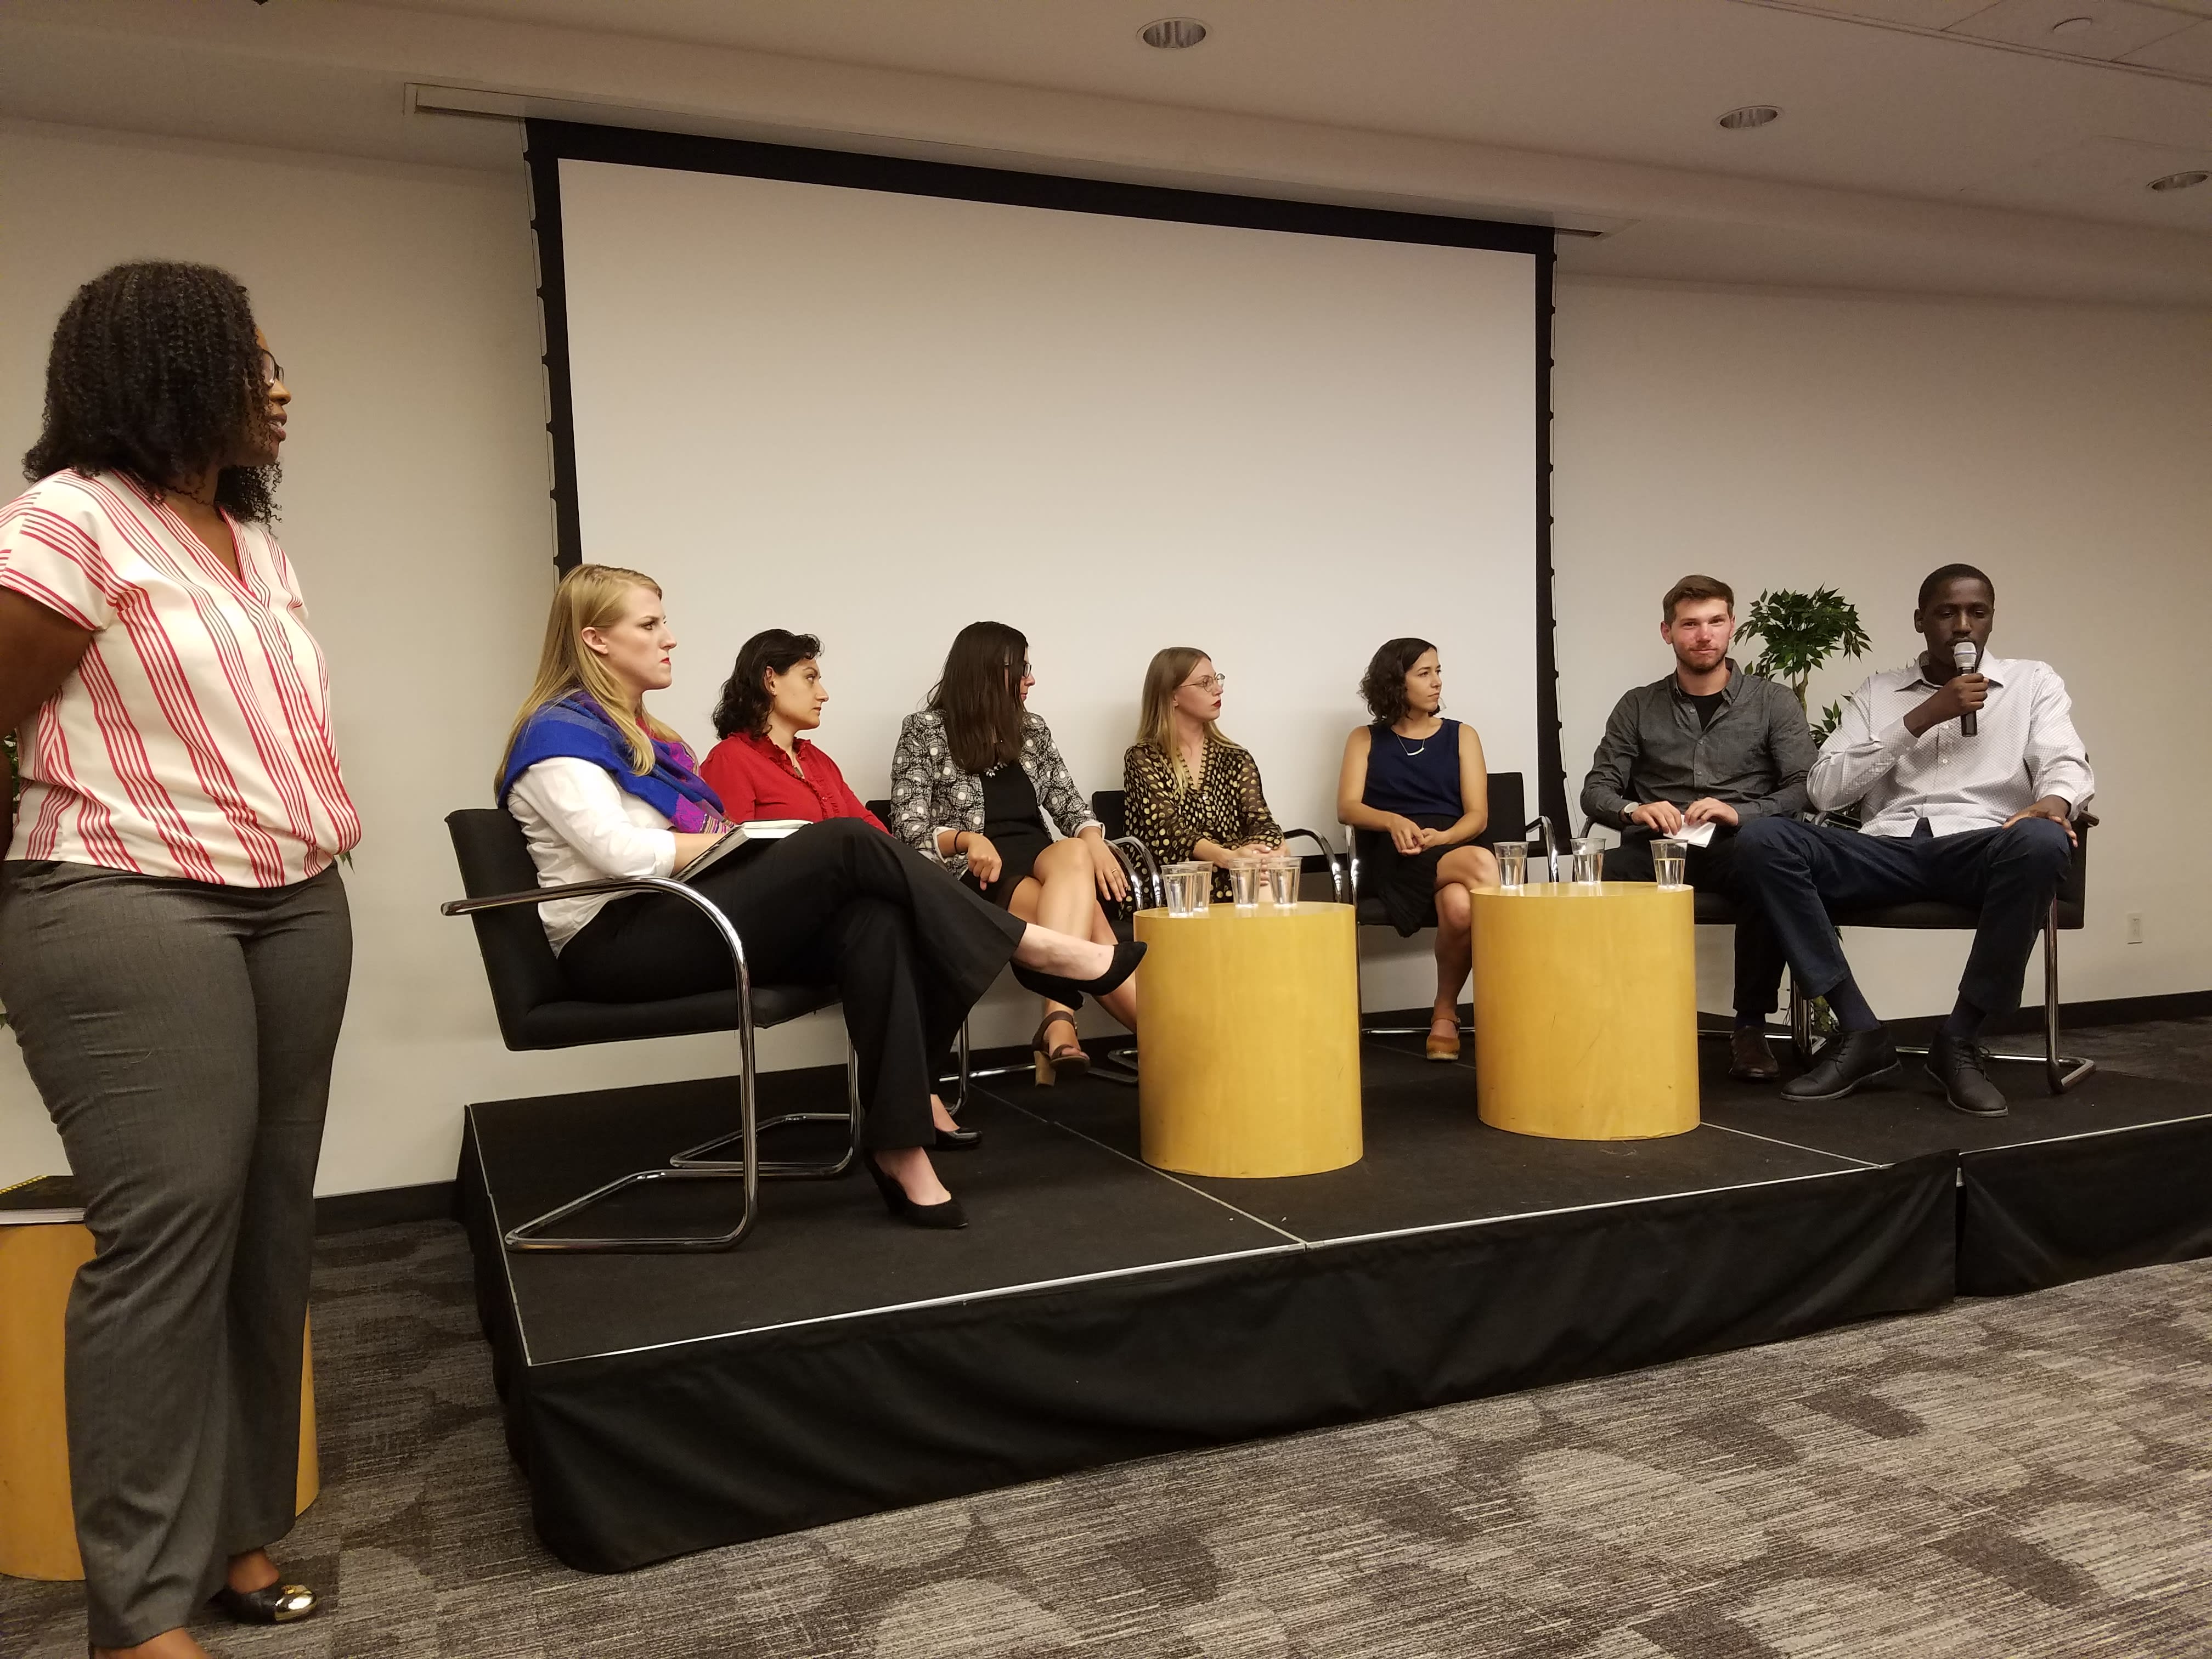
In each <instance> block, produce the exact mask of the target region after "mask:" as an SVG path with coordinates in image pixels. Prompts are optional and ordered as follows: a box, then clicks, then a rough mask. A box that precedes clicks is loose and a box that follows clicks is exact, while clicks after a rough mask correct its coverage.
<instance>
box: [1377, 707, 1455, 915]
mask: <svg viewBox="0 0 2212 1659" xmlns="http://www.w3.org/2000/svg"><path fill="white" fill-rule="evenodd" d="M1369 731H1370V734H1371V735H1370V738H1369V739H1368V747H1367V788H1366V792H1365V793H1364V794H1362V795H1361V797H1360V800H1361V803H1362V804H1363V805H1368V806H1371V807H1373V808H1374V809H1375V810H1376V811H1378V812H1395V813H1397V814H1398V815H1399V816H1400V817H1407V818H1411V819H1412V820H1413V822H1414V823H1416V824H1418V825H1419V826H1420V827H1421V828H1422V829H1450V828H1451V827H1452V825H1454V824H1455V823H1458V822H1459V821H1460V818H1461V817H1462V816H1463V815H1464V813H1465V811H1466V807H1465V806H1464V805H1463V804H1462V799H1461V796H1460V783H1459V722H1458V721H1457V720H1444V721H1443V722H1441V723H1440V724H1439V725H1438V726H1437V730H1436V731H1435V732H1432V733H1431V735H1430V736H1428V737H1427V738H1423V739H1421V740H1420V741H1419V742H1418V743H1416V742H1414V741H1413V740H1412V739H1410V738H1401V737H1400V736H1399V735H1398V734H1397V733H1396V732H1393V731H1392V730H1391V729H1390V727H1389V725H1388V723H1386V722H1384V721H1382V720H1377V721H1376V723H1375V724H1374V725H1373V726H1370V728H1369ZM1354 840H1355V842H1356V843H1357V845H1358V848H1359V864H1360V890H1361V891H1362V892H1363V893H1364V894H1371V895H1373V896H1375V897H1376V898H1379V899H1381V900H1382V901H1383V913H1384V914H1385V915H1388V916H1389V918H1390V925H1391V926H1392V927H1395V928H1396V929H1397V930H1398V933H1399V935H1400V936H1401V938H1407V939H1410V938H1412V937H1413V935H1414V934H1415V933H1419V932H1420V931H1421V929H1423V928H1424V927H1435V926H1436V925H1437V865H1439V864H1441V863H1443V860H1444V855H1445V854H1448V853H1451V852H1455V851H1456V850H1457V848H1454V847H1424V848H1422V849H1421V850H1420V851H1419V852H1418V853H1412V854H1407V853H1401V852H1400V851H1399V850H1398V849H1397V848H1396V846H1395V844H1394V843H1393V842H1391V840H1390V837H1389V836H1387V835H1384V834H1383V832H1382V831H1381V830H1379V829H1362V830H1360V831H1358V834H1357V835H1356V836H1355V837H1354Z"/></svg>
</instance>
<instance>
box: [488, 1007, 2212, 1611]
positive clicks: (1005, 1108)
mask: <svg viewBox="0 0 2212 1659" xmlns="http://www.w3.org/2000/svg"><path fill="white" fill-rule="evenodd" d="M1705 1048H1707V1050H1708V1051H1709V1052H1708V1053H1707V1054H1706V1055H1705V1060H1706V1062H1707V1066H1708V1072H1707V1075H1706V1077H1705V1079H1704V1083H1705V1103H1704V1110H1705V1125H1704V1126H1703V1127H1700V1128H1699V1129H1697V1130H1695V1131H1693V1132H1692V1133H1689V1134H1686V1135H1680V1136H1676V1137H1674V1138H1671V1139H1663V1140H1642V1141H1611V1142H1571V1141H1552V1140H1539V1139H1528V1138H1525V1137H1522V1136H1518V1135H1510V1134H1505V1133H1500V1132H1498V1131H1496V1130H1492V1129H1490V1128H1487V1127H1484V1126H1483V1125H1482V1124H1481V1123H1480V1121H1478V1120H1477V1119H1476V1117H1475V1114H1474V1073H1473V1071H1472V1069H1471V1068H1470V1067H1468V1066H1437V1065H1430V1064H1427V1063H1425V1062H1424V1061H1423V1060H1421V1059H1420V1058H1419V1054H1418V1052H1417V1051H1416V1050H1414V1049H1413V1048H1412V1047H1411V1045H1409V1044H1399V1043H1394V1042H1390V1041H1389V1040H1378V1041H1372V1042H1369V1043H1368V1044H1367V1045H1366V1046H1365V1048H1364V1051H1363V1056H1364V1066H1365V1078H1364V1085H1365V1109H1366V1133H1367V1146H1366V1156H1365V1158H1364V1159H1363V1160H1362V1161H1361V1162H1360V1163H1359V1164H1356V1165H1354V1166H1352V1168H1350V1169H1347V1170H1338V1171H1335V1172H1334V1173H1331V1174H1328V1175H1323V1176H1306V1177H1304V1178H1301V1179H1297V1180H1281V1181H1243V1182H1238V1181H1213V1180H1199V1179H1192V1178H1187V1177H1178V1176H1166V1175H1163V1174H1160V1173H1159V1172H1158V1171H1156V1170H1151V1169H1149V1168H1147V1167H1146V1166H1145V1165H1144V1164H1141V1163H1139V1162H1138V1161H1137V1158H1136V1150H1137V1127H1136V1096H1135V1093H1134V1091H1132V1090H1130V1089H1128V1088H1127V1087H1124V1086H1118V1085H1114V1084H1111V1083H1108V1082H1104V1081H1101V1080H1097V1079H1093V1080H1091V1081H1089V1082H1086V1083H1085V1084H1082V1085H1077V1086H1073V1087H1062V1088H1059V1089H1037V1088H1034V1087H1032V1086H1030V1085H1029V1084H1028V1083H1027V1082H1026V1081H1025V1080H1017V1081H1014V1082H1012V1084H1010V1085H1003V1086H1001V1085H987V1086H985V1087H982V1088H981V1089H980V1090H979V1091H978V1094H977V1097H976V1098H975V1101H974V1103H973V1104H971V1106H970V1107H969V1111H968V1115H967V1117H966V1120H965V1121H968V1122H969V1123H971V1124H973V1125H975V1127H980V1128H981V1129H982V1130H983V1131H984V1145H983V1146H982V1148H981V1150H980V1151H979V1152H975V1153H974V1154H972V1155H963V1156H946V1157H944V1158H941V1159H940V1168H942V1169H943V1170H944V1172H945V1176H946V1178H947V1181H948V1182H949V1183H950V1184H951V1186H952V1187H953V1188H954V1189H955V1190H956V1191H957V1193H958V1194H959V1195H960V1200H961V1202H962V1204H963V1206H965V1208H966V1209H967V1211H968V1212H969V1216H970V1218H971V1219H972V1223H973V1225H971V1226H970V1227H969V1229H968V1230H967V1231H964V1232H958V1233H926V1232H920V1231H915V1230H913V1229H910V1228H906V1227H902V1226H900V1225H896V1224H894V1223H893V1222H891V1221H890V1219H889V1218H887V1217H886V1216H885V1215H884V1211H883V1208H882V1206H881V1203H880V1202H879V1200H878V1199H877V1196H876V1194H875V1192H874V1190H873V1188H872V1187H870V1186H869V1185H868V1184H867V1183H866V1180H865V1178H864V1177H860V1176H857V1175H856V1176H853V1177H850V1178H848V1179H845V1180H842V1181H837V1182H769V1183H767V1184H765V1185H764V1187H763V1195H764V1213H763V1219H762V1221H761V1223H760V1225H759V1226H758V1227H757V1230H756V1231H754V1233H753V1235H752V1237H751V1238H750V1239H749V1240H748V1241H747V1243H745V1245H744V1248H743V1249H740V1250H738V1251H737V1252H735V1253H734V1254H731V1255H708V1256H669V1255H578V1256H545V1255H509V1254H507V1252H505V1251H503V1250H502V1249H501V1248H500V1246H499V1242H498V1241H499V1237H500V1233H501V1230H502V1229H503V1228H505V1227H508V1226H512V1225H515V1224H516V1223H517V1222H519V1221H520V1220H522V1219H525V1218H528V1217H530V1216H532V1215H534V1214H537V1213H538V1212H541V1211H543V1210H545V1209H548V1208H550V1207H551V1206H553V1205H554V1204H555V1203H556V1202H557V1201H558V1200H562V1199H563V1198H566V1197H569V1196H573V1195H574V1194H577V1193H580V1192H582V1191H585V1190H586V1189H588V1188H592V1187H593V1186H596V1185H597V1184H599V1182H602V1181H605V1180H607V1179H609V1178H611V1176H615V1175H617V1174H619V1173H621V1172H623V1171H624V1170H632V1169H637V1168H641V1167H649V1166H651V1165H653V1164H656V1163H658V1162H659V1161H660V1160H662V1159H663V1158H665V1157H666V1156H667V1154H668V1153H670V1152H673V1151H675V1150H676V1149H678V1148H679V1147H683V1146H689V1145H690V1144H693V1143H694V1142H696V1141H699V1140H702V1139H706V1138H708V1135H710V1134H711V1133H714V1132H716V1131H718V1130H720V1129H722V1128H724V1127H726V1124H727V1121H729V1119H730V1117H731V1115H732V1104H731V1099H732V1097H731V1092H730V1088H729V1085H726V1084H717V1083H691V1084H677V1085H661V1086H657V1087H650V1088H641V1089H632V1090H623V1091H607V1092H603V1093H595V1094H583V1095H566V1096H554V1097H548V1098H544V1099H539V1100H520V1101H503V1102H499V1103H492V1104H487V1105H478V1106H475V1107H471V1109H470V1110H469V1114H468V1127H467V1133H466V1140H465V1146H464V1150H463V1164H462V1170H461V1183H460V1186H461V1194H462V1204H463V1209H464V1212H465V1220H466V1221H467V1224H468V1226H469V1229H470V1232H471V1238H472V1240H473V1242H474V1247H475V1250H476V1254H477V1293H478V1297H479V1299H480V1302H481V1304H482V1308H483V1316H484V1323H485V1328H486V1331H487V1333H488V1334H489V1337H490V1339H491V1341H492V1344H493V1347H494V1350H495V1363H496V1366H497V1370H498V1379H499V1384H500V1390H501V1396H502V1398H503V1400H504V1401H505V1403H506V1410H507V1427H508V1437H509V1442H510V1444H511V1445H512V1446H513V1449H514V1451H515V1454H516V1455H517V1456H518V1458H520V1461H521V1462H522V1463H523V1465H524V1468H525V1469H526V1474H527V1475H528V1478H529V1480H530V1484H531V1487H532V1493H533V1500H534V1506H535V1514H536V1519H537V1522H538V1530H539V1532H540V1534H542V1535H543V1536H544V1540H545V1541H546V1543H547V1544H548V1545H549V1546H550V1547H551V1548H552V1549H553V1551H554V1553H556V1554H557V1555H559V1556H560V1557H561V1559H562V1560H564V1561H566V1562H568V1563H569V1564H570V1565H574V1566H577V1567H580V1568H584V1569H586V1570H589V1571H620V1570H623V1569H626V1568H630V1567H636V1566H641V1565H645V1564H646V1563H647V1562H651V1561H654V1560H659V1559H664V1558H665V1557H668V1556H671V1555H677V1554H681V1553H684V1552H687V1551H691V1550H697V1549H702V1548H707V1547H711V1546H714V1545H719V1544H726V1543H732V1542H735V1541H739V1540H742V1539H746V1538H752V1537H758V1536H762V1535H764V1534H772V1533H778V1532H784V1531H789V1530H792V1529H793V1528H802V1527H809V1526H814V1525H818V1524H821V1523H823V1522H828V1521H833V1520H836V1519H839V1518H842V1517H844V1516H853V1515H859V1514H865V1513H868V1512H871V1511H873V1510H884V1509H890V1508H894V1507H896V1506H899V1505H902V1504H915V1503H921V1502H926V1501H928V1500H931V1499H934V1498H945V1497H951V1496H953V1495H956V1494H958V1493H961V1492H973V1491H977V1490H981V1489H983V1488H987V1487H991V1486H1004V1485H1009V1484H1012V1483H1015V1482H1018V1481H1023V1480H1034V1479H1036V1478H1038V1477H1040V1476H1044V1475H1048V1474H1057V1473H1060V1472H1063V1471H1066V1470H1068V1469H1073V1468H1084V1467H1087V1466H1091V1465H1095V1464H1098V1463H1102V1462H1111V1461H1115V1460H1119V1459H1123V1458H1129V1457H1137V1456H1143V1455H1150V1454H1152V1453H1158V1452H1164V1451H1171V1450H1176V1449H1182V1448H1187V1447H1191V1446H1195V1445H1202V1444H1208V1443H1218V1442H1221V1441H1225V1440H1233V1439H1239V1438H1245V1437H1252V1436H1256V1435H1263V1434H1273V1433H1281V1432H1284V1431H1289V1430H1293V1429H1299V1428H1306V1427H1311V1426H1315V1425H1322V1424H1328V1423H1335V1422H1342V1421H1346V1420H1350V1419H1357V1418H1363V1417H1373V1416H1379V1415H1383V1414H1387V1413H1393V1412H1399V1411H1405V1410H1408V1409H1411V1408H1413V1407H1421V1406H1429V1405H1436V1404H1439V1403H1442V1402H1443V1401H1451V1400H1457V1399H1465V1398H1468V1397H1471V1396H1474V1395H1482V1394H1489V1393H1496V1392H1500V1391H1504V1390H1508V1389H1521V1388H1528V1387H1531V1386H1534V1385H1536V1384H1540V1383H1554V1382H1559V1381H1563V1380H1565V1379H1569V1378H1573V1377H1578V1376H1592V1375H1596V1374H1599V1373H1602V1372H1607V1371H1615V1370H1625V1369H1627V1368H1630V1367H1633V1366H1638V1365H1645V1364H1655V1363H1657V1362H1660V1361H1662V1360H1667V1359H1672V1358H1680V1357H1682V1356H1684V1355H1687V1354H1693V1353H1701V1352H1713V1351H1716V1350H1718V1349H1723V1348H1729V1347H1737V1346H1747V1345H1749V1344H1753V1343H1759V1342H1767V1341H1774V1340H1779V1339H1782V1338H1785V1337H1790V1336H1796V1335H1801V1334H1805V1333H1808V1332H1810V1331H1815V1330H1820V1329H1822V1328H1826V1327H1829V1326H1832V1325H1836V1324H1838V1323H1841V1322H1845V1321H1849V1320H1854V1319H1860V1318H1865V1317H1868V1316H1874V1315H1878V1314H1885V1313H1894V1312H1899V1311H1904V1310H1911V1309H1919V1308H1927V1307H1931V1306H1934V1305H1936V1304H1940V1303H1942V1302H1943V1301H1945V1300H1947V1299H1948V1297H1951V1296H1953V1295H1954V1294H1955V1293H1957V1292H1958V1291H1961V1290H1964V1291H1970V1292H1979V1291H2011V1290H2019V1289H2028V1288H2033V1287H2034V1286H2036V1285H2042V1284H2051V1283H2056V1282H2058V1281H2059V1280H2060V1279H2065V1278H2070V1277H2075V1276H2079V1275H2080V1274H2081V1273H2094V1272H2103V1271H2110V1270H2112V1269H2113V1268H2115V1267H2127V1266H2135V1265H2138V1264H2140V1263H2142V1262H2145V1261H2165V1260H2174V1259H2179V1258H2181V1257H2184V1256H2188V1255H2202V1254H2205V1253H2207V1252H2208V1251H2212V1179H2208V1176H2212V1090H2208V1089H2203V1088H2191V1087H2185V1086H2183V1085H2176V1084H2170V1083H2160V1082H2154V1081H2151V1080H2148V1079H2141V1078H2133V1077H2126V1076H2119V1075H2113V1074H2110V1073H2100V1074H2098V1075H2095V1076H2093V1077H2091V1078H2089V1079H2087V1080H2086V1081H2085V1082H2084V1083H2083V1084H2082V1085H2080V1086H2079V1087H2078V1088H2077V1089H2076V1090H2075V1092H2074V1093H2073V1094H2071V1095H2069V1096H2067V1097H2063V1098H2060V1099H2057V1100H2053V1099H2051V1098H2049V1097H2046V1096H2045V1095H2044V1094H2043V1093H2041V1092H2040V1086H2039V1085H2040V1073H2039V1072H2038V1071H2034V1070H2031V1069H2030V1068H2027V1067H2000V1068H1999V1073H1998V1074H1999V1080H2000V1081H2001V1082H2002V1083H2004V1084H2007V1085H2008V1086H2009V1089H2010V1091H2011V1092H2012V1094H2013V1097H2014V1101H2015V1110H2014V1112H2013V1115H2011V1116H2010V1117H2008V1118H2005V1119H2002V1120H1998V1121H1993V1122H1991V1121H1978V1120H1974V1119H1971V1118H1967V1117H1965V1116H1962V1115H1960V1114H1958V1113H1955V1112H1953V1111H1950V1110H1948V1109H1946V1108H1945V1107H1944V1106H1943V1105H1942V1101H1941V1098H1940V1097H1938V1096H1937V1095H1936V1093H1935V1092H1934V1086H1933V1085H1932V1084H1929V1083H1928V1082H1926V1081H1925V1079H1915V1080H1912V1081H1910V1082H1908V1083H1907V1084H1906V1085H1904V1086H1902V1087H1900V1088H1898V1089H1895V1090H1891V1091H1881V1092H1878V1093H1874V1094H1869V1095H1865V1096H1863V1097H1856V1098H1853V1099H1851V1100H1849V1101H1844V1102H1841V1103H1836V1104H1833V1105H1829V1106H1819V1107H1814V1106H1802V1107H1790V1106H1786V1105H1784V1104H1782V1103H1779V1102H1778V1100H1777V1098H1776V1097H1775V1095H1774V1092H1773V1091H1772V1090H1771V1089H1763V1088H1753V1087H1749V1086H1747V1085H1740V1084H1735V1083H1732V1082H1731V1081H1729V1079H1728V1078H1727V1077H1726V1076H1725V1074H1724V1073H1723V1072H1722V1071H1721V1070H1720V1069H1719V1067H1720V1062H1721V1060H1722V1058H1723V1054H1722V1049H1721V1046H1720V1045H1718V1044H1712V1043H1708V1044H1706V1045H1705ZM765 1083H766V1092H767V1099H766V1102H765V1103H764V1104H765V1106H766V1108H767V1109H771V1110H772V1109H776V1108H777V1107H778V1106H780V1105H789V1104H793V1103H797V1102H798V1101H799V1100H800V1099H806V1100H810V1101H814V1100H835V1099H836V1098H838V1097H839V1096H840V1093H841V1079H840V1076H839V1074H837V1073H831V1072H828V1071H824V1072H822V1073H782V1074H779V1075H776V1076H774V1077H772V1078H770V1079H766V1080H765ZM790 1146H791V1143H790V1142H789V1141H788V1140H784V1141H780V1142H779V1143H778V1152H779V1155H783V1153H784V1151H785V1148H787V1147H790ZM791 1150H793V1151H796V1150H798V1149H797V1148H795V1147H792V1148H791ZM729 1209H730V1206H729V1200H728V1196H727V1195H726V1194H718V1193H716V1192H714V1190H713V1189H712V1188H703V1189H702V1188H696V1187H693V1188H683V1187H648V1188H644V1189H641V1192H640V1195H639V1196H638V1197H637V1199H636V1200H635V1205H634V1206H633V1208H632V1209H631V1211H630V1212H629V1217H628V1218H627V1219H625V1217H624V1213H623V1210H622V1209H621V1208H620V1207H619V1206H607V1207H605V1208H603V1209H602V1210H600V1211H599V1212H597V1213H596V1214H594V1215H592V1216H591V1217H588V1218H586V1220H587V1221H588V1223H589V1225H590V1230H592V1231H622V1230H623V1227H624V1226H625V1225H629V1226H635V1227H636V1228H637V1229H638V1230H639V1231H654V1232H666V1231H678V1230H690V1229H696V1230H698V1231H719V1230H720V1229H722V1228H724V1227H726V1226H727V1225H728V1222H729Z"/></svg>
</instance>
